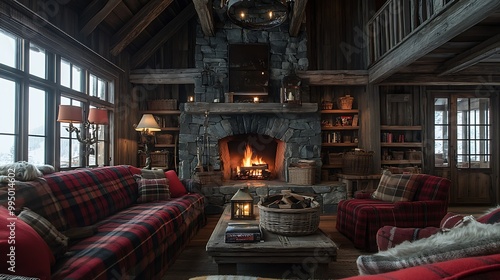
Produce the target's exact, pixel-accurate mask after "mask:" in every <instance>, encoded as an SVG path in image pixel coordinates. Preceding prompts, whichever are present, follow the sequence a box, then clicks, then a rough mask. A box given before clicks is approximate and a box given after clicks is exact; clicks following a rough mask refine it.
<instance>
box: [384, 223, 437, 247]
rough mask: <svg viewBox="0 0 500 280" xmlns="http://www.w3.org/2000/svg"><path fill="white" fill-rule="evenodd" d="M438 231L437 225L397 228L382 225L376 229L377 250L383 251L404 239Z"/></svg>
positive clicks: (413, 239)
mask: <svg viewBox="0 0 500 280" xmlns="http://www.w3.org/2000/svg"><path fill="white" fill-rule="evenodd" d="M438 232H440V229H439V228H437V227H426V228H399V227H395V226H383V227H381V228H380V229H379V230H378V231H377V246H378V250H379V251H385V250H387V249H389V248H393V247H395V246H396V245H399V244H401V243H403V242H404V241H410V242H413V241H415V240H419V239H422V238H426V237H429V236H431V235H433V234H435V233H438Z"/></svg>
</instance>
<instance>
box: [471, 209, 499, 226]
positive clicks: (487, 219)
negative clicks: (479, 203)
mask: <svg viewBox="0 0 500 280" xmlns="http://www.w3.org/2000/svg"><path fill="white" fill-rule="evenodd" d="M477 221H478V222H481V223H485V224H494V223H498V222H500V207H497V208H493V209H490V210H488V211H486V213H485V214H484V215H482V216H480V217H479V218H477Z"/></svg>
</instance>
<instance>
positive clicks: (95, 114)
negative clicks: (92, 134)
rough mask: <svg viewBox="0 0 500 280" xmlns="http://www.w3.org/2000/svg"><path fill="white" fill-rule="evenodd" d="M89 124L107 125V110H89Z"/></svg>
mask: <svg viewBox="0 0 500 280" xmlns="http://www.w3.org/2000/svg"><path fill="white" fill-rule="evenodd" d="M88 120H89V123H93V124H104V125H105V124H109V119H108V110H106V109H99V108H90V111H89V118H88Z"/></svg>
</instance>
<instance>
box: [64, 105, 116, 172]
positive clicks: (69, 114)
mask: <svg viewBox="0 0 500 280" xmlns="http://www.w3.org/2000/svg"><path fill="white" fill-rule="evenodd" d="M83 115H84V112H83V108H82V107H78V106H72V105H59V113H58V116H57V121H58V122H61V123H69V125H68V126H67V127H66V131H68V132H69V134H70V135H71V134H72V133H73V132H75V133H76V139H77V140H78V142H80V143H82V144H84V145H85V155H86V156H85V159H86V165H87V166H88V165H89V155H90V154H91V153H90V145H93V144H95V143H97V141H98V140H99V136H98V132H99V125H107V124H108V123H109V119H108V111H107V110H106V109H100V108H90V110H89V115H88V118H87V119H86V120H85V121H84V120H83ZM74 123H82V125H83V129H82V130H80V129H79V128H77V127H76V126H74V125H73V124H74Z"/></svg>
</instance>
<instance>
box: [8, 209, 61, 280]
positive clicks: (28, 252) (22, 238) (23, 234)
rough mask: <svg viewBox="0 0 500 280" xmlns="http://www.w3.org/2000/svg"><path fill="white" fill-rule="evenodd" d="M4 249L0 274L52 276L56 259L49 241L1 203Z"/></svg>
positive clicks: (47, 277)
mask: <svg viewBox="0 0 500 280" xmlns="http://www.w3.org/2000/svg"><path fill="white" fill-rule="evenodd" d="M10 237H12V238H10ZM0 252H2V253H1V254H0V273H2V274H15V275H23V276H27V277H37V278H40V279H50V266H51V265H53V264H54V263H55V260H54V256H53V255H52V253H51V252H50V249H49V247H48V246H47V243H45V241H44V240H43V239H42V237H40V235H39V234H38V233H37V232H36V231H35V230H34V229H33V228H32V227H30V226H29V225H27V224H26V223H25V222H23V221H22V220H21V219H15V216H13V215H11V214H10V212H9V211H8V210H7V209H6V208H5V207H3V206H0ZM12 258H14V259H13V260H12Z"/></svg>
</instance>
